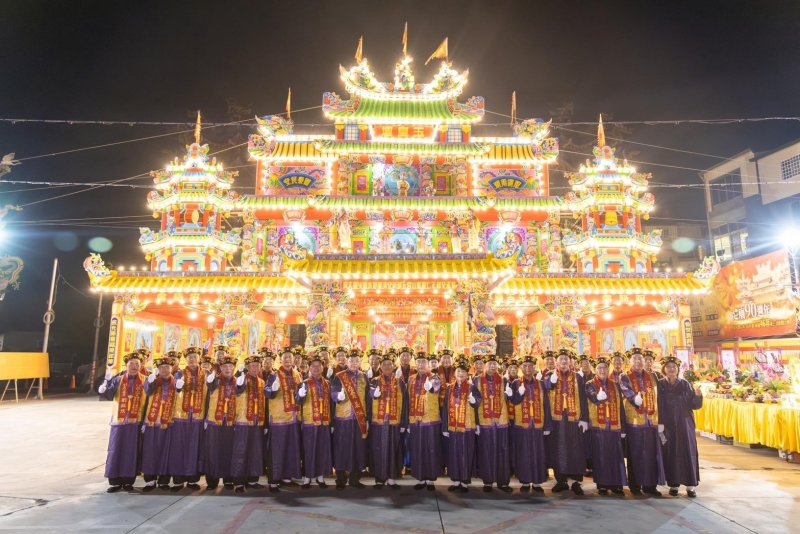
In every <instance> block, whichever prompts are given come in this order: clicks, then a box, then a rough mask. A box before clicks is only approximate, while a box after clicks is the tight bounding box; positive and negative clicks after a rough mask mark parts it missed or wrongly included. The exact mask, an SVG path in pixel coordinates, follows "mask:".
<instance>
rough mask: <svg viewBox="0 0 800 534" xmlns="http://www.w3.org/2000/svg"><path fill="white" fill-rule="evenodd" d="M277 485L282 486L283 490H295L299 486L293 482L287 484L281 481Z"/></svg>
mask: <svg viewBox="0 0 800 534" xmlns="http://www.w3.org/2000/svg"><path fill="white" fill-rule="evenodd" d="M278 485H279V486H283V487H284V488H296V487H298V486H299V485H300V484H298V483H297V482H295V481H294V480H290V481H289V482H285V481H283V480H281V481H280V482H278Z"/></svg>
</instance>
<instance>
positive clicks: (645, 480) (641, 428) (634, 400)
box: [619, 347, 665, 497]
mask: <svg viewBox="0 0 800 534" xmlns="http://www.w3.org/2000/svg"><path fill="white" fill-rule="evenodd" d="M628 356H629V358H630V362H631V370H630V371H628V372H627V373H624V374H622V375H621V376H620V377H619V385H620V389H621V390H622V394H623V395H624V396H625V399H626V400H627V402H625V403H624V404H625V419H626V422H627V430H628V431H627V432H626V436H625V439H626V441H627V445H628V487H629V488H630V490H631V493H633V494H634V495H640V494H641V493H642V492H644V493H646V494H648V495H651V496H653V497H660V496H661V492H660V491H658V489H657V486H658V485H659V484H661V485H663V484H664V483H665V480H664V465H663V460H662V456H661V439H660V438H659V434H660V433H662V432H663V431H664V427H663V425H661V424H660V423H659V421H658V380H657V379H656V376H655V375H654V374H652V373H648V372H647V371H645V370H644V355H643V354H642V351H641V349H639V348H636V347H634V348H632V349H631V350H630V351H629V352H628Z"/></svg>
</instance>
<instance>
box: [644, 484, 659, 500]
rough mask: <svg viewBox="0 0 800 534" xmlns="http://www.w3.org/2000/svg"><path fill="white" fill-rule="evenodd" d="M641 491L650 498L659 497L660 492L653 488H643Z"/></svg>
mask: <svg viewBox="0 0 800 534" xmlns="http://www.w3.org/2000/svg"><path fill="white" fill-rule="evenodd" d="M642 491H644V493H646V494H648V495H650V496H651V497H661V492H660V491H658V489H656V488H655V486H653V487H650V488H644V489H643V490H642Z"/></svg>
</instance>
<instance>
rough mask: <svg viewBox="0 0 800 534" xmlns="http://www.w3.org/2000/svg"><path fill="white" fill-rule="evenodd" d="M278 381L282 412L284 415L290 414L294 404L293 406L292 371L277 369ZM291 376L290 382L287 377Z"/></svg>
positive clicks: (293, 409)
mask: <svg viewBox="0 0 800 534" xmlns="http://www.w3.org/2000/svg"><path fill="white" fill-rule="evenodd" d="M277 375H278V380H280V381H281V389H282V390H283V391H282V393H281V395H282V397H283V411H284V412H286V413H292V412H294V411H295V404H294V394H293V393H292V392H293V391H294V371H293V370H290V371H286V369H284V368H283V367H281V368H280V369H278V372H277ZM290 375H291V376H292V381H291V382H290V381H289V376H290Z"/></svg>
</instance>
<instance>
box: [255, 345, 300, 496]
mask: <svg viewBox="0 0 800 534" xmlns="http://www.w3.org/2000/svg"><path fill="white" fill-rule="evenodd" d="M301 382H302V379H301V378H300V373H299V372H298V371H297V370H296V369H294V353H293V352H292V350H291V349H289V348H284V349H283V350H282V352H281V366H280V367H279V368H278V370H277V371H276V372H275V373H274V374H272V375H271V376H270V377H269V379H268V381H267V383H266V385H265V386H264V388H265V389H264V392H265V394H266V397H267V399H269V447H270V452H269V455H270V456H269V458H270V464H269V467H270V473H271V475H270V480H269V491H270V492H271V493H278V492H279V491H280V490H279V489H278V484H279V483H280V484H281V485H283V486H297V485H298V484H297V482H294V481H293V480H292V479H293V478H301V477H302V476H303V475H302V470H301V467H300V454H301V453H300V450H301V449H300V443H301V438H300V419H299V413H300V412H299V409H298V408H299V407H298V406H297V402H296V400H295V392H296V391H297V389H298V388H299V387H300V383H301ZM279 481H280V482H279Z"/></svg>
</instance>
